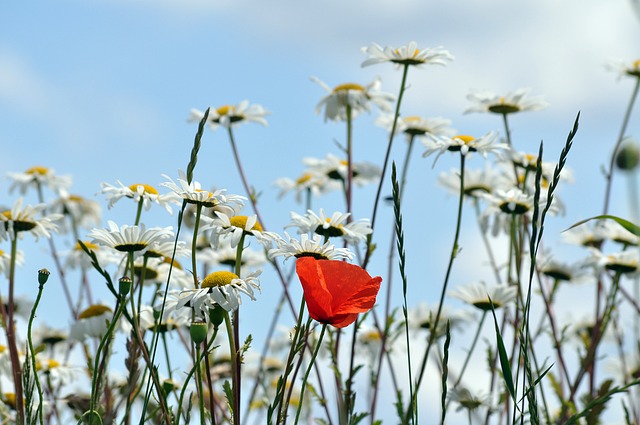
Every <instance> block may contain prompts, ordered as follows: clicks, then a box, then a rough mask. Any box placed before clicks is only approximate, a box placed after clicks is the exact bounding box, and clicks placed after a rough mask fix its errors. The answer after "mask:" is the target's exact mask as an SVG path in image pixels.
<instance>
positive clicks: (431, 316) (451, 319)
mask: <svg viewBox="0 0 640 425" xmlns="http://www.w3.org/2000/svg"><path fill="white" fill-rule="evenodd" d="M437 315H438V306H433V307H429V306H427V305H426V304H418V305H417V306H416V307H413V308H411V309H409V326H411V328H413V329H415V330H419V331H425V330H426V331H428V332H430V333H431V332H433V331H434V327H435V326H436V325H435V321H436V316H437ZM470 320H472V316H471V315H470V314H469V313H467V312H462V311H451V310H449V309H448V308H447V307H446V306H445V307H443V308H442V310H441V311H440V318H439V319H438V324H437V329H435V336H436V338H441V337H443V336H445V335H446V331H447V323H449V329H450V330H451V331H453V330H454V329H458V328H461V327H462V325H464V324H465V323H466V322H469V321H470Z"/></svg>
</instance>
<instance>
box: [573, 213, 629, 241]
mask: <svg viewBox="0 0 640 425" xmlns="http://www.w3.org/2000/svg"><path fill="white" fill-rule="evenodd" d="M605 219H608V220H613V221H615V222H616V223H618V224H619V225H621V226H622V227H624V228H625V229H627V230H628V231H630V232H631V233H633V234H634V235H636V236H638V237H640V226H638V225H637V224H633V223H632V222H630V221H629V220H625V219H624V218H620V217H616V216H615V215H608V214H603V215H597V216H595V217H591V218H587V219H584V220H581V221H579V222H577V223H576V224H574V225H573V226H571V227H569V228H568V229H566V230H564V231H565V232H566V231H567V230H571V229H573V228H574V227H578V226H580V225H582V224H584V223H586V222H588V221H591V220H605Z"/></svg>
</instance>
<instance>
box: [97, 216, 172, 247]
mask: <svg viewBox="0 0 640 425" xmlns="http://www.w3.org/2000/svg"><path fill="white" fill-rule="evenodd" d="M107 224H108V225H109V228H108V229H93V230H92V231H91V232H89V234H88V235H87V236H88V237H90V238H93V241H92V243H97V244H99V245H104V246H108V247H111V248H113V249H115V250H117V251H120V252H140V251H146V250H147V249H148V248H149V246H151V245H152V244H153V243H154V242H156V241H160V240H163V239H166V238H170V237H171V236H172V235H173V231H172V230H171V227H165V228H161V227H151V228H149V229H147V228H146V227H145V226H144V224H140V225H139V226H127V225H126V224H124V225H122V226H118V225H117V224H116V223H114V222H113V221H111V220H109V221H108V223H107Z"/></svg>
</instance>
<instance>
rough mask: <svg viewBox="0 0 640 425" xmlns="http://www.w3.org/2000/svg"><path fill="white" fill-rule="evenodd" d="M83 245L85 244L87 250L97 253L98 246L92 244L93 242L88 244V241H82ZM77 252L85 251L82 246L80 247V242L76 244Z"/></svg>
mask: <svg viewBox="0 0 640 425" xmlns="http://www.w3.org/2000/svg"><path fill="white" fill-rule="evenodd" d="M82 243H83V244H84V246H86V247H87V248H89V249H90V250H92V251H96V250H97V249H98V245H96V244H94V243H92V242H87V241H82ZM73 249H75V250H76V251H84V250H83V249H82V246H80V242H76V246H75V247H74V248H73Z"/></svg>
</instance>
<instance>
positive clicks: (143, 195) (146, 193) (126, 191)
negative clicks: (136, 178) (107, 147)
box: [100, 180, 181, 214]
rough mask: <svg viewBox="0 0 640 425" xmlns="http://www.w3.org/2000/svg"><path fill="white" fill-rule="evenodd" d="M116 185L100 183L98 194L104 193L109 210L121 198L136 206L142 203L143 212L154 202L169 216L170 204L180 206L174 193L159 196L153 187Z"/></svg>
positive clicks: (139, 184)
mask: <svg viewBox="0 0 640 425" xmlns="http://www.w3.org/2000/svg"><path fill="white" fill-rule="evenodd" d="M116 184H117V186H113V185H111V184H109V183H101V186H102V190H101V191H100V192H102V193H104V194H105V196H106V198H107V201H109V204H108V207H109V208H112V207H113V206H114V205H115V203H116V202H118V201H119V200H120V199H122V198H130V199H133V201H134V202H135V203H136V204H138V203H140V202H141V201H142V203H143V205H144V208H145V210H149V208H151V203H152V202H155V203H156V204H158V205H161V206H163V207H164V209H166V210H167V212H168V213H169V214H173V209H172V208H171V204H175V205H180V204H181V202H180V201H179V198H178V197H177V196H176V195H175V193H171V194H166V195H160V194H159V193H158V190H157V189H156V188H155V187H153V186H151V185H148V184H144V183H136V184H132V185H129V186H125V185H124V184H122V182H121V181H120V180H116Z"/></svg>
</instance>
